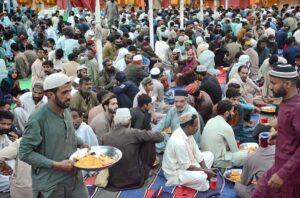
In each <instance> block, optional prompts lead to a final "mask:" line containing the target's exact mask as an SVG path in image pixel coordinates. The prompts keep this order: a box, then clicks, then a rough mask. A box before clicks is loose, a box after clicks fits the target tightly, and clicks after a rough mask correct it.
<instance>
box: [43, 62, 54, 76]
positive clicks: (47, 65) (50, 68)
mask: <svg viewBox="0 0 300 198" xmlns="http://www.w3.org/2000/svg"><path fill="white" fill-rule="evenodd" d="M42 66H43V69H44V73H45V76H46V77H47V76H49V75H51V74H53V73H55V70H54V65H53V62H52V61H50V60H46V61H44V62H43V64H42Z"/></svg>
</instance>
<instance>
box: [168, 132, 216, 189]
mask: <svg viewBox="0 0 300 198" xmlns="http://www.w3.org/2000/svg"><path fill="white" fill-rule="evenodd" d="M203 160H204V161H205V163H206V166H207V167H208V168H210V167H211V166H212V163H213V161H214V157H213V154H212V153H211V152H203V153H202V152H201V151H200V150H199V148H198V146H197V144H196V141H195V139H194V137H193V136H187V135H186V134H185V133H184V131H183V130H182V129H181V127H179V128H177V129H176V130H175V131H174V132H173V134H172V136H171V138H170V139H169V141H168V143H167V146H166V149H165V153H164V156H163V162H162V168H163V171H164V174H165V177H166V178H167V183H166V186H173V185H183V186H186V187H189V188H192V189H195V190H198V191H206V190H208V188H209V182H208V181H207V175H206V174H205V173H204V172H203V171H189V170H187V169H188V168H189V167H190V166H196V167H200V162H202V161H203Z"/></svg>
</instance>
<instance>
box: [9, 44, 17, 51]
mask: <svg viewBox="0 0 300 198" xmlns="http://www.w3.org/2000/svg"><path fill="white" fill-rule="evenodd" d="M10 48H11V49H12V50H14V51H16V52H18V51H19V46H18V44H17V43H12V44H11V45H10Z"/></svg>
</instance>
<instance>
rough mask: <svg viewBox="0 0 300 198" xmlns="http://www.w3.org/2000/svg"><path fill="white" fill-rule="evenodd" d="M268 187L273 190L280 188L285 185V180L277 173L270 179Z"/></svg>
mask: <svg viewBox="0 0 300 198" xmlns="http://www.w3.org/2000/svg"><path fill="white" fill-rule="evenodd" d="M268 185H269V186H270V187H271V188H280V187H281V186H282V185H283V180H282V179H281V178H280V177H279V176H278V175H277V173H275V174H273V175H272V177H271V178H270V179H269V181H268Z"/></svg>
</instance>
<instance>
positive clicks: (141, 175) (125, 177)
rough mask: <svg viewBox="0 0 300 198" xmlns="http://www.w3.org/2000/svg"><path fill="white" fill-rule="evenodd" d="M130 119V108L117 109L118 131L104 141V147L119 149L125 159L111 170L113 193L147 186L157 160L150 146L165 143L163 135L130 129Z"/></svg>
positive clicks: (109, 182) (110, 179)
mask: <svg viewBox="0 0 300 198" xmlns="http://www.w3.org/2000/svg"><path fill="white" fill-rule="evenodd" d="M130 118H131V115H130V111H129V109H127V108H120V109H118V110H117V112H116V115H115V117H114V123H115V125H116V128H115V129H113V130H112V131H111V132H110V133H107V134H105V135H104V136H103V138H102V144H103V145H108V146H113V147H116V148H118V149H120V150H121V151H122V154H123V156H122V159H121V160H120V161H119V162H118V163H117V164H115V165H114V166H112V167H111V168H110V169H109V178H108V184H109V187H112V188H113V189H114V190H127V189H132V188H140V187H142V186H143V185H144V182H145V181H146V179H147V178H148V176H149V171H150V169H151V166H152V164H153V162H154V160H155V149H154V150H152V152H149V146H151V144H152V145H153V144H154V143H158V142H161V141H162V140H163V136H162V134H161V133H153V132H152V131H146V130H139V129H133V128H130ZM144 153H148V155H149V156H144V155H143V154H144Z"/></svg>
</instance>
